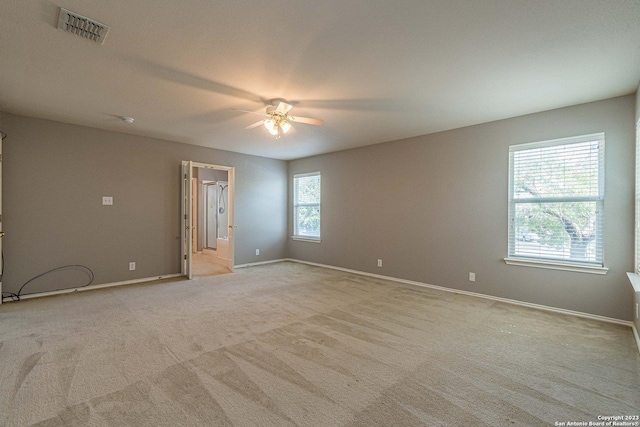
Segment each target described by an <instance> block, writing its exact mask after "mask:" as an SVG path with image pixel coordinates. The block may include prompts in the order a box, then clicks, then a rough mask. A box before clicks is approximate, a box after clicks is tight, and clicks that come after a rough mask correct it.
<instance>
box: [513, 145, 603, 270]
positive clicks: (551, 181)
mask: <svg viewBox="0 0 640 427" xmlns="http://www.w3.org/2000/svg"><path fill="white" fill-rule="evenodd" d="M603 166H604V134H596V135H587V136H583V137H575V138H567V139H562V140H555V141H547V142H541V143H534V144H524V145H515V146H512V147H510V199H509V201H510V203H509V208H510V212H509V213H510V215H509V218H510V221H511V224H510V230H509V256H516V257H525V258H538V259H547V260H552V261H553V260H555V261H558V260H560V261H569V262H575V263H584V264H598V265H602V260H603V255H602V210H603V203H604V197H603V196H604V182H603V176H604V170H603Z"/></svg>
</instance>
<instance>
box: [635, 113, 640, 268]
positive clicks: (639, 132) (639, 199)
mask: <svg viewBox="0 0 640 427" xmlns="http://www.w3.org/2000/svg"><path fill="white" fill-rule="evenodd" d="M635 247H636V254H635V260H636V262H635V264H636V265H635V271H636V273H638V274H640V120H638V123H636V239H635Z"/></svg>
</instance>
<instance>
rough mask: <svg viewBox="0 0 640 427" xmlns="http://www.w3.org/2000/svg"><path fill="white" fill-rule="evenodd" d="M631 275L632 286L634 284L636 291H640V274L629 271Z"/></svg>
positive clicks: (629, 275) (628, 274)
mask: <svg viewBox="0 0 640 427" xmlns="http://www.w3.org/2000/svg"><path fill="white" fill-rule="evenodd" d="M627 276H628V277H629V281H630V282H631V286H633V291H634V292H640V274H637V273H627Z"/></svg>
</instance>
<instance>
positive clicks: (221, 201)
mask: <svg viewBox="0 0 640 427" xmlns="http://www.w3.org/2000/svg"><path fill="white" fill-rule="evenodd" d="M203 185H204V192H203V193H204V194H203V195H204V200H203V201H204V207H205V209H204V233H203V234H204V241H203V247H205V248H208V249H215V250H216V255H217V256H218V258H223V259H228V258H229V212H228V206H229V191H228V188H229V183H228V182H226V181H213V182H204V183H203Z"/></svg>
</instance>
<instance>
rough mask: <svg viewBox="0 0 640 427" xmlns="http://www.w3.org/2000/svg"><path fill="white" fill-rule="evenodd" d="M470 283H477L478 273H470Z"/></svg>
mask: <svg viewBox="0 0 640 427" xmlns="http://www.w3.org/2000/svg"><path fill="white" fill-rule="evenodd" d="M469 281H470V282H475V281H476V273H471V272H469Z"/></svg>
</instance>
